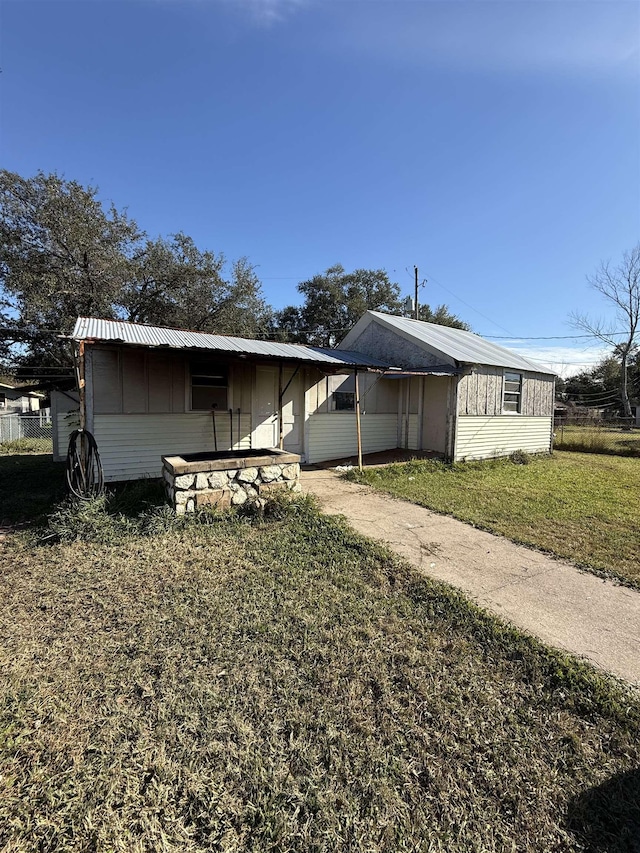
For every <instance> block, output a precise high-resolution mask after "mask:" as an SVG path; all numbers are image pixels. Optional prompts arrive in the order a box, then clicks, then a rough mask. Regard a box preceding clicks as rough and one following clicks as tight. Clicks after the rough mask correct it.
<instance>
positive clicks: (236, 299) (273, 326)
mask: <svg viewBox="0 0 640 853" xmlns="http://www.w3.org/2000/svg"><path fill="white" fill-rule="evenodd" d="M298 291H299V292H300V294H301V296H302V297H303V302H302V304H301V305H299V306H296V305H290V306H288V307H286V308H284V309H282V310H279V311H276V310H274V309H273V308H272V307H271V306H269V305H268V304H267V302H266V300H265V298H264V295H263V291H262V285H261V283H260V280H259V278H258V276H257V275H256V272H255V268H254V267H253V266H252V264H251V263H250V262H249V260H248V259H247V258H240V259H238V260H235V261H233V262H228V261H227V259H226V258H225V256H224V255H223V254H221V253H214V252H213V251H211V250H209V249H201V248H199V247H198V246H196V244H195V242H194V240H193V239H192V238H191V237H189V236H188V235H186V234H183V233H178V234H172V235H170V236H168V237H157V238H155V239H153V238H151V237H149V236H148V235H147V234H146V233H145V232H144V231H142V230H141V229H140V227H139V226H138V224H137V223H136V222H135V221H134V220H133V219H132V218H131V217H129V216H128V214H127V213H126V211H119V210H117V209H116V208H115V207H114V206H113V205H109V206H107V205H105V204H104V203H103V202H101V201H100V199H99V198H98V189H97V188H96V187H92V186H86V187H85V186H83V185H81V184H80V183H78V182H77V181H70V180H66V179H65V178H63V177H60V176H59V175H57V174H55V173H54V174H44V173H43V172H38V174H36V175H35V176H34V177H31V178H24V177H21V176H20V175H18V174H16V173H13V172H9V171H6V170H1V171H0V330H1V331H0V368H2V367H4V369H5V370H11V369H13V370H16V369H19V368H21V369H22V371H23V372H24V371H25V370H27V369H31V370H32V372H33V373H35V374H37V373H38V370H39V369H40V368H44V367H56V366H61V367H62V366H65V365H68V364H69V362H70V351H69V347H68V345H66V344H65V343H64V341H63V340H61V339H60V337H59V335H60V334H67V335H68V334H69V333H70V332H71V331H72V329H73V324H74V322H75V319H76V317H78V316H93V317H102V318H105V319H120V320H130V321H133V322H137V323H147V324H151V325H159V326H171V327H176V328H186V329H194V330H198V331H203V332H215V333H217V334H226V335H238V336H242V337H250V338H251V337H260V338H269V339H274V340H280V341H292V342H301V343H308V344H313V345H322V346H333V345H335V344H336V343H338V342H339V341H340V340H341V338H342V337H344V335H345V334H346V333H347V331H348V330H349V328H350V327H351V326H353V324H354V323H355V322H356V321H357V319H358V318H359V317H360V316H361V315H362V314H363V313H364V312H365V311H366V310H368V309H371V310H378V311H384V312H387V313H394V314H400V313H402V302H401V299H400V288H399V286H398V285H397V284H395V283H394V282H392V281H390V279H389V277H388V275H387V273H386V272H385V271H384V270H367V269H358V270H354V271H353V272H350V273H349V272H346V271H345V270H344V268H343V267H342V266H340V265H336V266H333V267H330V268H329V269H327V270H326V271H325V272H323V273H320V274H318V275H315V276H313V277H312V278H310V279H309V280H307V281H303V282H301V283H300V284H299V285H298ZM420 319H423V320H427V321H430V322H435V323H440V324H444V325H449V326H455V327H457V328H463V329H468V328H469V327H468V326H467V324H466V323H464V322H463V321H462V320H460V319H459V318H458V317H456V316H455V315H454V314H452V313H450V312H449V310H448V309H447V307H446V306H444V305H441V306H439V307H438V308H436V309H435V310H432V309H431V308H430V307H429V306H428V305H424V306H421V308H420Z"/></svg>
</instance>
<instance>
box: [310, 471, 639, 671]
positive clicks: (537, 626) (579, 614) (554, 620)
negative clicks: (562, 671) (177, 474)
mask: <svg viewBox="0 0 640 853" xmlns="http://www.w3.org/2000/svg"><path fill="white" fill-rule="evenodd" d="M302 489H303V491H304V492H310V493H312V494H314V495H316V496H317V497H318V498H319V500H320V503H321V505H322V508H323V510H324V511H325V512H327V513H330V514H341V515H344V516H346V518H347V519H348V521H349V523H350V524H351V525H352V527H354V528H355V530H357V531H358V532H359V533H363V534H364V535H366V536H369V537H371V538H372V539H378V540H382V541H383V542H385V543H386V544H387V545H389V546H390V547H391V548H392V549H393V550H394V551H396V552H397V553H398V554H400V556H402V557H404V558H405V559H406V560H407V561H408V562H410V563H412V564H413V565H414V566H416V567H417V568H418V569H420V570H421V571H423V572H425V574H427V575H429V576H431V577H433V578H437V579H438V580H443V581H446V582H447V583H450V584H452V585H454V586H456V587H458V588H459V589H462V590H464V592H466V593H468V594H469V595H470V597H471V598H472V599H474V600H475V601H476V602H477V603H478V604H480V605H481V606H483V607H485V608H486V609H487V610H490V611H492V612H493V613H496V614H497V615H499V616H501V617H503V618H504V619H506V620H509V621H510V622H512V623H513V624H514V625H517V626H518V628H522V629H524V630H525V631H528V632H529V633H531V634H535V635H536V636H537V637H539V638H540V639H541V640H544V641H545V642H546V643H549V644H550V645H552V646H556V647H557V648H561V649H564V650H566V651H568V652H571V653H573V654H574V655H578V656H579V657H584V658H587V659H588V660H590V661H591V662H592V663H594V664H596V665H597V666H599V667H601V668H603V669H605V670H608V671H609V672H612V673H614V674H615V675H617V676H619V677H620V678H623V679H625V680H626V681H628V682H630V683H631V684H633V685H635V686H636V687H640V593H639V592H636V591H635V590H631V589H628V588H627V587H624V586H620V585H618V584H615V583H614V582H612V581H608V580H603V579H602V578H599V577H597V576H596V575H592V574H589V573H587V572H581V571H580V570H578V569H576V568H575V567H574V566H572V565H570V564H569V563H566V562H563V561H562V560H556V559H553V558H551V557H549V556H547V555H546V554H543V553H541V552H539V551H533V550H531V549H529V548H525V547H523V546H521V545H516V544H514V543H513V542H510V541H509V540H507V539H503V538H502V537H500V536H494V535H492V534H491V533H485V532H484V531H482V530H477V529H476V528H474V527H471V525H469V524H464V522H462V521H457V520H456V519H454V518H449V517H447V516H443V515H437V514H436V513H434V512H431V511H430V510H428V509H424V508H423V507H419V506H416V505H415V504H412V503H409V502H407V501H402V500H397V499H395V498H392V497H390V496H387V495H384V494H382V493H380V492H375V491H374V490H373V489H370V488H369V487H368V486H360V485H356V484H355V483H349V482H347V481H345V480H342V479H341V478H340V477H339V476H338V475H337V474H336V473H335V472H334V471H331V470H328V469H324V470H318V471H316V470H308V471H303V474H302Z"/></svg>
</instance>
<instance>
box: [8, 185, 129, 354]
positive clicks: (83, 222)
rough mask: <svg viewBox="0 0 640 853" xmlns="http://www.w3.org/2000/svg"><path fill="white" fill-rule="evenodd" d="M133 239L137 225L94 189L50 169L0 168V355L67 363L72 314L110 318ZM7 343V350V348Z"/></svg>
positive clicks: (113, 310)
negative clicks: (25, 172)
mask: <svg viewBox="0 0 640 853" xmlns="http://www.w3.org/2000/svg"><path fill="white" fill-rule="evenodd" d="M139 239H140V232H139V229H138V226H137V225H136V223H135V222H134V221H133V220H131V219H129V218H128V217H127V215H126V213H123V212H119V211H118V210H116V209H115V207H113V206H110V207H109V208H108V209H105V208H104V206H103V205H102V203H101V202H100V200H99V199H98V198H97V189H96V188H95V187H83V186H81V185H80V184H79V183H77V182H76V181H66V180H64V179H63V178H60V177H59V176H58V175H56V174H51V175H45V174H44V173H43V172H38V174H37V175H35V177H33V178H22V177H21V176H20V175H17V174H16V173H14V172H8V171H6V170H2V171H0V299H1V300H2V309H1V310H2V314H3V318H2V323H3V328H4V329H5V330H8V331H5V334H4V335H3V340H4V346H5V353H6V352H7V351H8V350H11V351H12V352H15V348H14V346H15V344H16V343H17V344H19V345H21V349H20V352H21V360H22V361H23V362H31V363H34V364H39V363H46V364H52V365H56V364H65V363H68V362H69V349H68V346H65V344H64V343H63V342H62V341H61V340H60V339H59V337H58V335H59V334H60V333H64V334H68V333H69V332H70V331H71V329H72V327H73V323H74V321H75V318H76V317H77V316H79V315H93V316H100V317H107V318H109V317H114V316H115V307H114V306H115V303H116V302H117V298H118V294H119V293H120V291H121V289H122V287H123V284H124V282H125V280H126V277H127V271H128V264H129V262H130V260H131V258H132V257H133V254H134V252H135V249H136V247H137V245H138V241H139ZM12 348H13V349H12Z"/></svg>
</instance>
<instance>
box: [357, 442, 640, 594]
mask: <svg viewBox="0 0 640 853" xmlns="http://www.w3.org/2000/svg"><path fill="white" fill-rule="evenodd" d="M349 477H351V478H352V479H356V480H358V481H360V482H365V483H368V484H369V485H371V486H374V487H375V488H377V489H380V490H382V491H387V492H389V493H391V494H392V495H395V496H396V497H400V498H405V499H406V500H410V501H413V502H414V503H418V504H420V505H422V506H426V507H429V508H430V509H433V510H435V511H436V512H441V513H445V514H447V515H453V516H455V517H456V518H460V519H462V520H463V521H467V522H471V523H472V524H475V525H476V526H478V527H482V528H483V529H485V530H490V531H492V532H493V533H500V534H502V535H503V536H506V537H508V538H509V539H513V540H514V541H516V542H523V543H525V544H527V545H533V546H534V547H536V548H542V549H544V550H546V551H550V552H551V553H553V554H557V555H558V556H560V557H566V558H568V559H570V560H573V561H574V562H576V563H578V564H580V565H584V566H588V567H591V568H594V569H599V570H603V571H606V572H609V573H611V574H613V575H616V576H617V577H619V578H622V579H624V580H625V581H627V582H629V583H631V584H633V585H635V586H640V460H638V459H630V458H622V457H617V456H604V455H597V454H585V453H557V454H555V455H554V456H552V457H535V458H532V460H531V462H530V464H528V465H517V464H514V463H513V462H511V461H510V460H509V459H499V460H491V461H486V462H469V463H464V464H456V465H446V464H443V463H441V462H435V461H430V460H427V461H416V462H409V463H406V464H402V465H392V466H389V467H387V468H371V469H367V470H365V471H364V472H363V473H362V474H360V473H358V472H351V473H350V474H349Z"/></svg>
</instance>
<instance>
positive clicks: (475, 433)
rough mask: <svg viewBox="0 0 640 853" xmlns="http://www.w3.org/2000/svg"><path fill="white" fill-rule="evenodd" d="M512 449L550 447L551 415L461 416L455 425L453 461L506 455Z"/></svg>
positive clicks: (531, 450) (546, 449)
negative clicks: (544, 416)
mask: <svg viewBox="0 0 640 853" xmlns="http://www.w3.org/2000/svg"><path fill="white" fill-rule="evenodd" d="M514 450H525V451H527V453H544V452H549V451H550V450H551V418H533V417H526V416H519V415H512V416H511V415H497V416H496V417H473V416H460V417H458V420H457V427H456V445H455V460H456V461H457V460H460V459H488V458H491V457H493V456H507V455H508V454H509V453H513V451H514Z"/></svg>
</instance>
